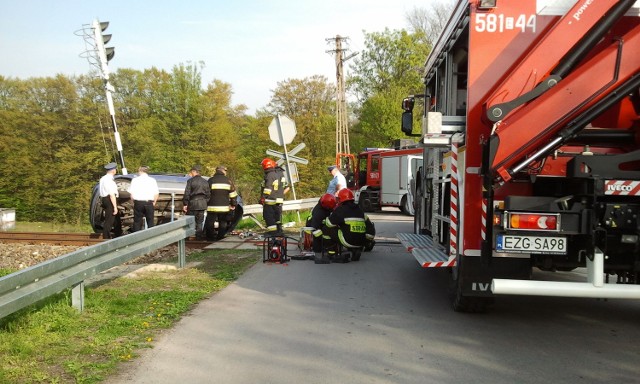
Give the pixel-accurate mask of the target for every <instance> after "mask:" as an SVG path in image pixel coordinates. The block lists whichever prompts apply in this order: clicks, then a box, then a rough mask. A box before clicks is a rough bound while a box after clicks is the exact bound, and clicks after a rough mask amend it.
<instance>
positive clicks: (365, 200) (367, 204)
mask: <svg viewBox="0 0 640 384" xmlns="http://www.w3.org/2000/svg"><path fill="white" fill-rule="evenodd" d="M358 205H359V206H360V209H362V210H363V211H365V212H372V211H373V204H371V200H370V199H369V194H368V193H366V192H362V193H360V198H359V199H358Z"/></svg>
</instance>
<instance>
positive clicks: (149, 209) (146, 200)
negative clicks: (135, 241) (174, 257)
mask: <svg viewBox="0 0 640 384" xmlns="http://www.w3.org/2000/svg"><path fill="white" fill-rule="evenodd" d="M129 193H131V199H132V200H133V232H136V231H139V230H141V229H142V219H143V218H144V219H145V220H146V222H147V228H151V227H153V226H154V225H155V223H154V217H155V207H156V203H157V202H158V197H160V190H159V189H158V182H157V181H156V179H154V178H153V177H151V176H149V167H148V166H146V165H143V166H141V167H140V168H138V176H136V177H134V178H133V180H131V186H130V187H129Z"/></svg>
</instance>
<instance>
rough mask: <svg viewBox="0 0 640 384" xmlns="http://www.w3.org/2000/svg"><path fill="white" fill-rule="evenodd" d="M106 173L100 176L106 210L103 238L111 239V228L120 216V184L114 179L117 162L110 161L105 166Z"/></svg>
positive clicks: (102, 199)
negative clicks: (118, 201)
mask: <svg viewBox="0 0 640 384" xmlns="http://www.w3.org/2000/svg"><path fill="white" fill-rule="evenodd" d="M104 169H105V170H106V173H105V175H104V176H102V177H101V178H100V184H99V186H98V188H99V193H100V199H101V204H102V209H103V210H104V223H103V224H102V238H103V239H111V238H112V236H111V229H112V227H113V223H114V221H115V218H116V217H117V216H118V203H117V200H116V199H117V198H118V186H117V185H116V182H115V181H114V180H113V176H114V175H115V174H116V169H117V166H116V163H109V164H107V165H105V166H104Z"/></svg>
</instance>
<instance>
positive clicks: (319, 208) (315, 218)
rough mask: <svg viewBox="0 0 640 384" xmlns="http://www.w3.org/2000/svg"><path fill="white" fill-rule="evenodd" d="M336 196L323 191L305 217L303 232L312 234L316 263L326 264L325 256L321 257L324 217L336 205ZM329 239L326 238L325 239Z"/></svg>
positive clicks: (324, 230)
mask: <svg viewBox="0 0 640 384" xmlns="http://www.w3.org/2000/svg"><path fill="white" fill-rule="evenodd" d="M336 204H337V202H336V198H335V196H333V195H332V194H330V193H325V194H324V195H322V197H320V200H319V201H318V204H316V205H315V207H313V209H312V210H311V215H310V216H309V218H308V219H307V222H306V227H307V229H305V232H306V233H308V234H310V235H311V236H313V252H314V253H315V261H316V264H326V263H328V262H329V260H328V259H327V258H323V257H322V242H323V237H324V236H327V235H326V234H324V232H326V226H325V219H326V218H327V217H329V215H331V212H333V209H334V208H335V207H336ZM328 240H329V239H328V238H327V241H328Z"/></svg>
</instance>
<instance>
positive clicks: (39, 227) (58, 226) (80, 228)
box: [11, 221, 93, 233]
mask: <svg viewBox="0 0 640 384" xmlns="http://www.w3.org/2000/svg"><path fill="white" fill-rule="evenodd" d="M11 232H65V233H76V232H78V233H88V232H93V229H92V228H91V225H89V224H86V225H78V224H66V223H40V222H26V221H16V226H15V228H13V229H12V230H11Z"/></svg>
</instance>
